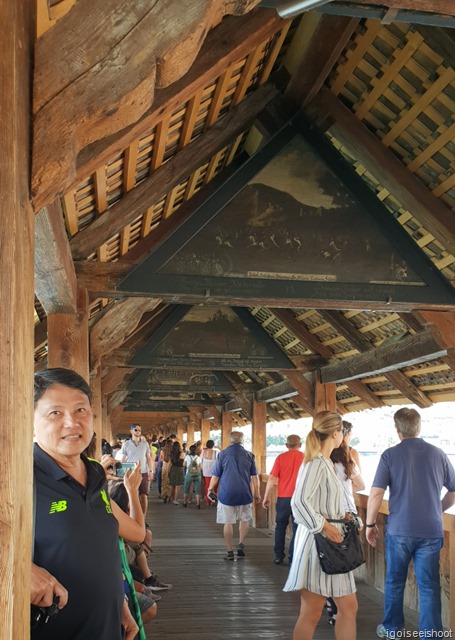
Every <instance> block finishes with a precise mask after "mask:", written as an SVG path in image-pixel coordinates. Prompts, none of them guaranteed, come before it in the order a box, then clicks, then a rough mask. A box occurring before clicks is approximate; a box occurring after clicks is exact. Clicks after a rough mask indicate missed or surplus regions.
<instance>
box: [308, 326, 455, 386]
mask: <svg viewBox="0 0 455 640" xmlns="http://www.w3.org/2000/svg"><path fill="white" fill-rule="evenodd" d="M446 354H447V349H446V348H444V347H442V346H441V345H440V344H439V343H438V342H437V341H436V340H435V338H434V336H433V334H432V332H431V331H427V332H425V333H420V334H416V335H413V336H408V337H405V338H403V339H402V340H400V341H399V342H396V343H394V344H388V345H385V346H381V347H377V348H376V349H375V350H374V351H369V352H366V353H361V354H359V355H358V356H353V357H351V358H346V359H345V360H341V361H339V362H337V363H335V364H329V365H327V366H325V367H322V368H321V370H320V372H321V382H323V383H329V382H345V381H348V380H355V379H357V378H364V377H366V376H372V375H377V374H379V373H384V372H388V371H391V370H394V369H401V368H404V367H408V366H412V365H414V364H417V363H419V362H427V361H428V360H435V359H436V358H441V357H442V356H445V355H446Z"/></svg>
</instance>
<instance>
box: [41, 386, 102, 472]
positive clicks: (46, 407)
mask: <svg viewBox="0 0 455 640" xmlns="http://www.w3.org/2000/svg"><path fill="white" fill-rule="evenodd" d="M34 428H35V438H36V442H37V443H38V444H39V446H40V447H41V449H43V450H44V451H45V452H46V453H48V454H49V455H50V456H51V457H52V458H54V460H56V461H57V462H68V459H69V458H72V457H75V456H79V455H80V454H81V453H82V451H84V449H85V448H86V447H87V445H88V444H89V442H90V440H91V438H92V435H93V412H92V408H91V406H90V402H89V399H88V398H87V396H86V395H85V394H84V393H82V391H79V390H78V389H72V388H71V387H66V386H65V385H62V384H54V385H52V386H51V387H49V389H47V390H46V391H45V392H44V393H43V395H42V396H41V398H40V399H39V400H38V402H37V403H36V406H35V413H34Z"/></svg>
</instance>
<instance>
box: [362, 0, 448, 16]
mask: <svg viewBox="0 0 455 640" xmlns="http://www.w3.org/2000/svg"><path fill="white" fill-rule="evenodd" d="M349 1H350V2H351V4H360V5H367V6H368V5H375V6H380V7H388V8H390V9H398V10H399V11H422V12H429V13H440V14H446V15H448V16H455V6H454V4H453V2H452V0H431V2H428V0H349Z"/></svg>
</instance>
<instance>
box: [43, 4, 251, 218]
mask: <svg viewBox="0 0 455 640" xmlns="http://www.w3.org/2000/svg"><path fill="white" fill-rule="evenodd" d="M257 1H258V0H249V1H245V2H240V3H238V2H237V3H235V4H234V5H232V3H231V2H230V1H228V0H217V1H216V2H212V1H209V0H202V1H200V2H197V3H195V2H192V1H191V0H185V1H184V2H180V3H168V2H164V3H163V2H156V3H150V0H140V1H139V2H138V1H136V0H127V1H125V0H95V2H93V0H79V1H78V2H77V3H76V4H75V5H74V7H73V8H72V10H71V11H69V12H68V13H67V14H66V15H65V16H64V17H63V18H62V19H61V20H59V21H58V22H57V23H56V25H55V26H54V27H53V28H52V29H50V30H49V31H47V32H46V33H44V34H43V35H42V36H41V38H39V40H38V42H37V46H36V52H35V76H34V112H35V127H34V149H35V154H34V158H33V167H34V169H33V174H34V175H33V190H34V196H35V198H34V200H35V206H36V207H37V208H41V207H42V206H44V205H47V204H48V203H49V202H50V201H52V200H53V199H54V198H53V195H56V193H55V189H56V187H57V189H60V190H63V188H64V187H65V185H67V184H68V183H69V182H70V181H71V179H72V177H73V176H74V175H75V166H76V157H77V154H78V153H79V152H80V151H81V149H83V148H84V147H86V146H88V145H90V144H91V143H93V142H95V141H97V140H100V139H101V138H104V137H107V136H110V135H112V134H114V133H116V132H117V131H119V130H121V129H123V128H125V127H127V126H129V125H131V124H133V123H134V122H135V121H136V120H138V118H140V117H141V116H142V115H143V114H144V113H145V111H146V110H147V109H148V108H149V107H150V106H151V104H153V100H154V92H155V87H166V86H168V85H170V84H172V83H173V82H175V80H177V79H178V78H180V77H181V76H182V75H183V74H184V73H185V72H186V71H188V69H189V68H190V67H191V65H192V63H193V62H194V59H195V57H196V55H197V53H198V51H199V49H200V48H201V46H202V43H203V41H204V39H205V37H206V35H207V33H208V31H209V30H210V28H211V27H212V25H213V24H216V23H217V22H218V21H219V20H220V18H221V17H222V16H223V15H224V14H226V13H238V14H241V13H243V12H245V11H249V10H251V9H252V8H253V6H254V5H255V4H257ZM88 15H90V29H89V30H87V16H88ZM151 33H153V34H154V37H153V38H151V37H150V34H151ZM75 51H77V52H78V55H74V52H75ZM126 60H127V61H128V64H125V61H126ZM57 185H58V186H57Z"/></svg>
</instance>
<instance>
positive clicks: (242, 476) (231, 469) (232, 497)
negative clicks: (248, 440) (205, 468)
mask: <svg viewBox="0 0 455 640" xmlns="http://www.w3.org/2000/svg"><path fill="white" fill-rule="evenodd" d="M230 439H231V443H232V444H231V445H230V446H229V447H227V448H226V449H224V450H223V451H221V452H220V453H219V454H218V457H217V460H216V464H215V467H214V469H213V472H212V479H211V480H210V485H209V491H208V494H209V497H210V493H211V491H213V490H214V489H215V487H216V486H217V485H218V483H219V485H220V486H219V489H218V507H217V513H216V521H217V523H218V524H223V525H224V529H223V534H224V541H225V543H226V549H227V554H226V556H225V560H234V550H233V537H234V530H233V525H234V524H235V523H236V522H238V523H239V544H238V547H237V558H244V557H245V547H244V540H245V538H246V536H247V534H248V529H249V527H250V520H252V519H253V509H252V506H253V504H252V503H253V498H254V501H255V502H257V503H259V502H260V501H261V494H260V488H259V477H258V472H257V469H256V463H255V461H254V456H253V454H252V453H251V452H249V451H245V449H244V448H243V433H242V432H241V431H233V432H232V433H231V435H230ZM253 493H254V496H253Z"/></svg>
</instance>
